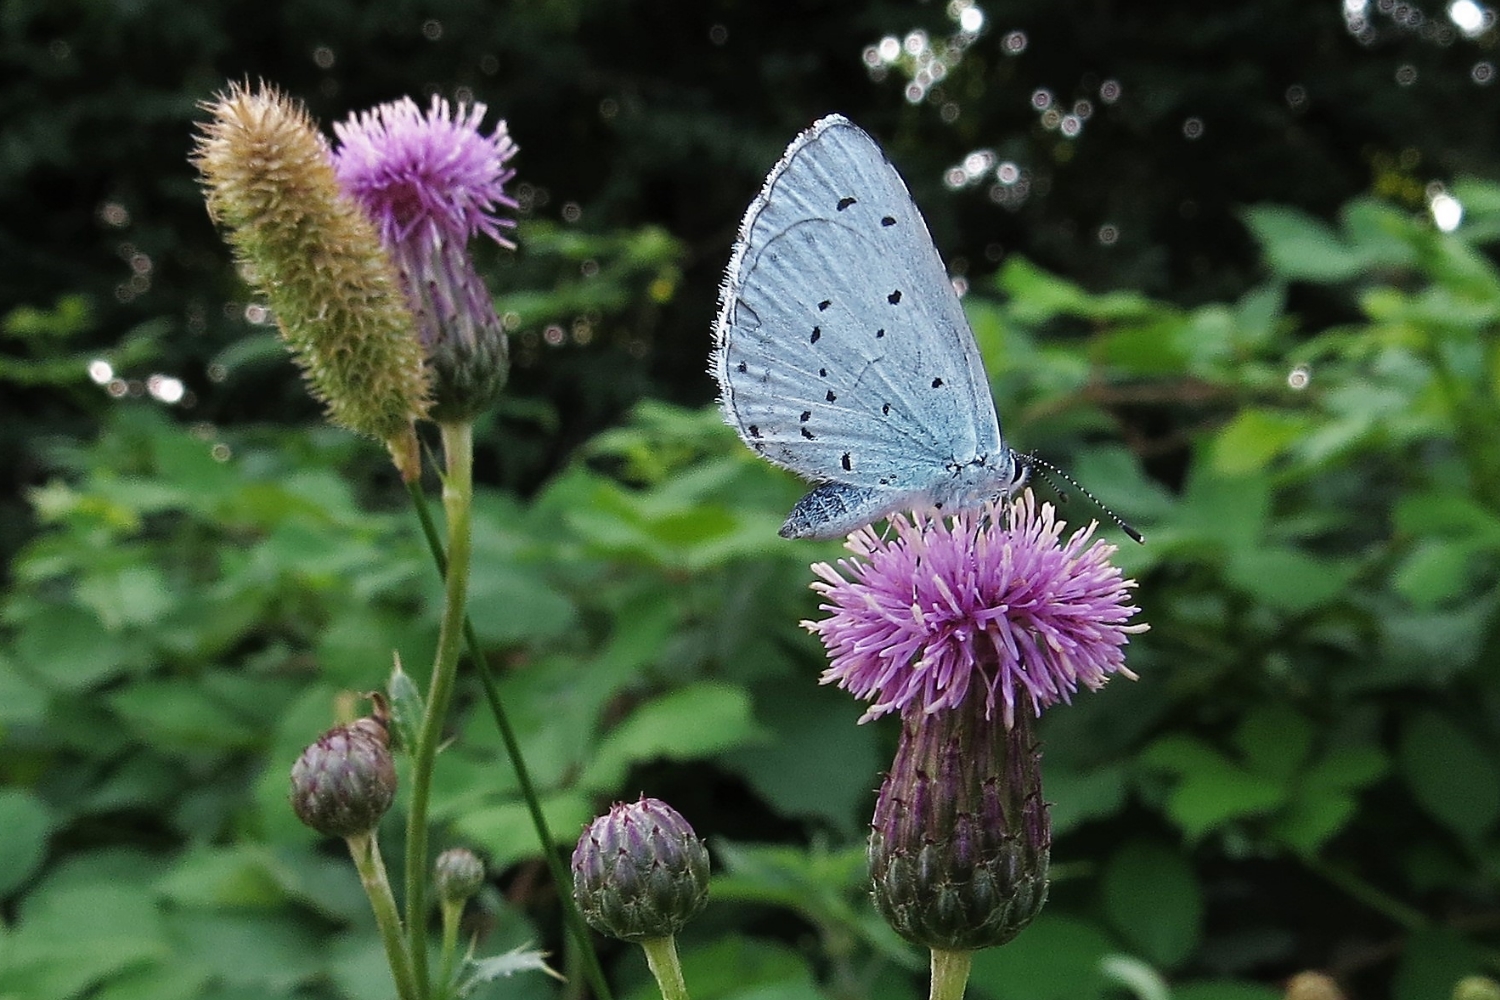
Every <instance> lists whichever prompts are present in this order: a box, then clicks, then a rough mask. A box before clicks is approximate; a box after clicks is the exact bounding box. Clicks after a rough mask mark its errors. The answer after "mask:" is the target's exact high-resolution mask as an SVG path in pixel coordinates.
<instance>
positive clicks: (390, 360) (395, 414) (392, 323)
mask: <svg viewBox="0 0 1500 1000" xmlns="http://www.w3.org/2000/svg"><path fill="white" fill-rule="evenodd" d="M204 108H205V110H207V111H208V112H210V114H211V118H210V119H209V120H208V121H207V122H204V123H202V124H201V125H200V129H199V134H198V136H197V139H196V142H195V145H194V150H193V157H192V160H193V164H194V165H195V166H196V167H197V168H198V172H199V174H200V176H201V178H202V183H203V188H204V197H205V198H206V200H207V202H208V211H209V214H210V215H211V216H212V217H213V218H214V220H215V221H216V222H218V223H219V224H221V225H222V226H224V227H225V229H226V231H227V238H228V240H229V243H230V244H231V245H232V246H233V247H234V249H235V253H236V256H237V257H238V258H239V260H240V261H241V262H242V263H243V264H244V265H247V271H248V272H249V274H250V276H251V280H252V281H253V283H254V284H255V287H256V288H257V290H258V291H259V292H260V293H261V294H262V295H264V296H265V298H266V300H267V302H268V303H269V304H270V306H271V309H272V311H273V312H274V314H275V316H276V322H277V325H278V326H279V327H280V328H281V332H282V335H283V336H284V337H285V338H286V342H287V345H288V347H289V348H290V349H291V352H292V356H293V358H294V359H295V360H296V362H297V365H298V366H299V367H300V368H301V369H302V371H303V374H304V375H305V376H306V378H307V380H308V383H309V387H310V391H311V392H312V394H313V395H314V396H315V397H317V398H318V399H320V400H322V401H323V403H325V404H326V406H327V408H328V417H329V419H330V420H331V421H333V423H335V424H338V425H339V426H341V427H347V428H349V429H350V430H353V431H356V432H358V433H360V434H365V435H368V436H370V437H372V438H375V439H376V440H379V441H384V442H385V443H386V446H387V447H388V448H390V449H391V453H392V455H393V456H394V457H395V458H396V464H397V466H398V467H399V468H401V471H402V473H403V475H407V476H412V475H415V474H416V473H418V472H419V471H420V466H419V465H418V464H417V462H418V456H417V454H416V438H415V431H414V430H413V427H412V422H413V421H414V420H416V419H418V418H421V417H423V416H425V415H426V413H427V409H428V405H429V402H428V376H427V374H426V372H425V370H424V368H423V352H422V346H421V344H420V343H419V342H418V340H417V336H416V333H415V331H414V323H415V321H414V319H413V317H412V314H411V310H410V309H409V307H408V305H407V302H406V296H405V295H404V294H403V292H402V289H401V284H400V281H399V279H398V277H397V275H396V270H395V266H394V264H393V263H392V262H391V260H390V258H389V257H388V255H387V254H386V251H385V249H384V248H383V247H382V245H381V242H380V237H379V235H378V234H377V233H376V231H375V227H374V225H373V223H371V222H370V220H369V219H368V218H366V217H365V215H364V213H363V212H362V211H361V210H360V208H359V206H358V205H356V204H355V203H354V202H353V201H352V200H351V199H350V198H349V197H347V196H346V195H345V194H344V193H343V190H342V189H341V187H340V186H339V182H338V178H337V177H336V176H335V174H334V170H333V165H332V163H331V162H330V159H329V156H330V154H329V150H328V145H327V143H326V142H325V141H324V139H323V137H322V136H321V135H320V134H319V133H318V131H317V129H316V128H315V127H314V125H313V123H312V120H311V119H310V118H309V117H308V115H307V112H306V111H305V110H304V109H303V108H302V106H301V105H300V104H297V103H295V102H293V101H291V100H289V99H288V98H286V97H285V96H284V95H282V94H281V93H280V92H279V91H277V90H276V89H274V88H271V87H265V86H262V87H260V88H259V89H258V90H256V91H255V92H253V93H252V92H251V91H249V90H248V89H247V88H245V87H242V86H239V85H234V86H231V87H230V89H229V92H228V93H227V94H222V95H220V96H219V98H218V99H217V100H216V101H214V102H212V103H207V104H205V105H204Z"/></svg>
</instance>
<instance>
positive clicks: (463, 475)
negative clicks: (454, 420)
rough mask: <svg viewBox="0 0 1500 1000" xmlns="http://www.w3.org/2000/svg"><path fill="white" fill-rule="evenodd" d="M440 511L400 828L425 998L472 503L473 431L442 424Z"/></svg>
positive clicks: (409, 921)
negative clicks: (432, 647)
mask: <svg viewBox="0 0 1500 1000" xmlns="http://www.w3.org/2000/svg"><path fill="white" fill-rule="evenodd" d="M441 427H442V434H443V454H444V458H445V460H446V462H447V466H448V470H447V475H445V476H444V477H443V509H444V511H445V512H446V513H447V515H448V569H447V572H446V573H445V574H444V589H443V620H442V623H441V624H440V625H439V626H438V645H437V654H436V655H435V656H434V657H433V664H432V680H431V681H430V682H429V683H428V686H427V708H426V711H424V712H423V714H422V726H421V728H420V729H419V730H418V731H417V745H416V747H414V748H413V750H412V766H411V813H410V815H409V816H408V817H407V823H406V934H407V940H408V943H409V947H410V949H411V958H412V968H413V970H414V971H415V974H416V977H417V984H418V986H419V987H420V989H421V993H420V995H419V996H420V998H421V1000H425V998H426V997H428V996H430V995H431V983H430V982H429V981H428V979H427V800H428V798H429V795H430V793H431V791H432V769H433V764H434V763H435V762H436V760H437V749H438V742H439V741H440V740H441V739H442V736H443V724H444V722H445V721H446V719H447V715H448V702H449V700H450V699H451V698H452V696H453V679H454V676H455V675H456V674H457V673H458V653H459V645H460V643H461V641H462V636H463V631H464V629H463V622H464V601H465V599H466V598H467V596H468V591H469V509H470V506H471V505H472V502H473V499H474V475H473V470H474V438H473V426H472V425H471V424H467V423H458V424H443V425H441Z"/></svg>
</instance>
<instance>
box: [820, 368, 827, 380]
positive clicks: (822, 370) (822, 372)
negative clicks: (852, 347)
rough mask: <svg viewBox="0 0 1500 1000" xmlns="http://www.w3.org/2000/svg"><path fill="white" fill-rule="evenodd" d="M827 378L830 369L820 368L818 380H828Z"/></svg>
mask: <svg viewBox="0 0 1500 1000" xmlns="http://www.w3.org/2000/svg"><path fill="white" fill-rule="evenodd" d="M827 377H828V369H827V368H819V369H818V378H827Z"/></svg>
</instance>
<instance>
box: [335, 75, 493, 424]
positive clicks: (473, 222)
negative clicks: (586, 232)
mask: <svg viewBox="0 0 1500 1000" xmlns="http://www.w3.org/2000/svg"><path fill="white" fill-rule="evenodd" d="M484 112H485V107H484V105H483V104H473V105H464V104H460V105H458V107H457V109H454V108H451V107H450V106H449V104H448V102H447V101H445V100H442V99H440V98H437V97H434V98H433V99H432V106H431V107H430V108H429V109H428V111H427V113H426V114H425V115H424V114H423V113H422V112H421V111H420V110H419V109H418V108H417V105H416V102H415V101H413V100H412V99H411V98H409V97H407V98H402V99H401V100H399V101H394V102H392V103H389V104H382V105H381V106H380V107H378V108H375V109H374V110H373V111H366V112H363V113H361V114H357V115H353V116H351V117H350V118H349V120H348V121H346V122H343V123H341V124H338V125H335V126H334V127H333V130H334V132H335V133H336V134H337V135H338V138H339V143H340V145H339V148H338V149H337V150H336V151H335V152H334V154H333V163H334V171H335V172H336V173H337V174H338V178H339V183H340V185H342V187H343V189H344V190H345V191H346V192H347V193H348V194H349V195H350V196H351V197H352V198H353V199H354V200H355V201H357V202H358V203H359V204H360V205H361V207H363V208H364V210H365V214H366V215H368V216H369V217H370V219H371V220H372V221H373V222H374V223H375V227H376V229H377V230H379V232H380V239H381V242H382V243H384V244H385V247H386V249H387V250H388V251H389V252H390V255H391V258H392V259H393V260H394V261H395V264H396V269H397V271H399V272H400V274H401V283H402V287H403V288H404V290H405V292H406V297H407V302H408V303H409V304H410V306H411V311H412V314H413V315H414V316H415V317H416V320H417V336H418V338H419V339H420V340H421V343H422V348H423V350H424V352H425V355H426V360H427V364H428V366H429V368H430V369H431V372H432V408H431V411H430V414H429V415H430V416H431V417H432V419H433V420H436V421H438V422H439V423H449V422H464V421H469V420H472V419H473V418H474V417H475V416H476V415H477V414H478V413H480V412H481V411H482V410H483V409H484V408H485V407H487V406H488V405H489V404H490V403H492V402H494V400H495V397H496V396H498V395H499V393H500V390H501V389H502V388H504V386H505V380H506V378H507V377H508V375H509V374H510V347H509V344H508V343H507V341H506V336H505V330H504V328H503V326H502V325H501V323H500V319H499V317H497V316H496V315H495V305H494V302H493V301H492V300H491V298H490V293H489V289H488V288H486V287H485V284H484V281H483V280H482V279H481V278H480V277H479V273H478V272H477V271H476V270H475V268H474V261H473V259H472V258H471V257H470V256H469V251H468V243H469V240H470V239H471V238H472V237H474V236H476V235H478V234H480V233H483V234H484V235H486V236H488V237H490V238H491V239H493V240H495V241H496V242H497V243H500V244H502V245H504V246H507V247H510V248H512V249H514V248H515V244H514V243H512V242H511V241H510V240H509V239H507V238H506V237H505V236H504V235H502V234H501V229H503V228H510V227H514V226H515V224H516V223H515V220H514V219H511V218H507V217H503V216H501V215H500V214H499V212H498V209H500V208H501V207H507V208H511V209H514V208H515V207H516V202H515V199H513V198H511V196H510V195H508V194H506V193H505V184H506V182H507V181H509V180H510V179H511V178H512V177H514V176H515V171H514V170H511V169H510V168H508V167H507V166H506V165H505V164H506V161H507V160H509V159H510V158H511V156H513V155H514V154H515V152H516V144H515V143H514V142H512V141H511V139H510V136H509V135H508V134H507V133H506V130H505V123H504V122H500V123H499V124H497V125H496V126H495V130H494V131H493V132H491V133H490V134H489V135H488V136H485V135H483V134H481V133H480V131H479V123H480V122H481V121H482V120H483V118H484Z"/></svg>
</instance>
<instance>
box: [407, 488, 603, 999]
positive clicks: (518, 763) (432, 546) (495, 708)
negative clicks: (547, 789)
mask: <svg viewBox="0 0 1500 1000" xmlns="http://www.w3.org/2000/svg"><path fill="white" fill-rule="evenodd" d="M406 488H407V492H408V493H409V494H410V495H411V499H412V505H413V506H414V507H415V508H416V512H417V521H418V522H419V523H420V524H421V526H422V535H423V537H424V538H426V540H427V548H428V550H429V551H430V552H431V553H432V559H433V562H434V563H436V564H437V568H438V572H439V573H443V574H446V573H447V572H448V558H447V556H446V555H445V554H444V552H443V545H442V540H441V539H440V538H439V537H438V533H437V525H436V524H434V522H433V519H432V512H431V510H430V509H429V507H428V503H427V496H426V494H424V493H423V492H422V488H421V485H420V484H419V483H407V484H406ZM464 638H465V639H466V640H467V641H468V644H469V659H470V660H471V661H473V664H474V670H475V673H476V674H478V676H479V683H480V685H481V686H482V687H483V688H484V699H485V701H486V702H487V703H488V704H489V707H490V714H491V715H493V716H494V717H495V725H496V727H497V728H498V729H499V730H500V739H501V741H502V742H504V744H505V752H506V754H507V755H509V757H510V763H511V766H512V767H513V768H514V769H515V772H516V783H517V784H518V785H519V786H520V788H521V797H522V799H524V800H525V802H526V809H527V811H528V812H529V813H530V814H531V825H532V826H533V827H534V828H535V829H536V836H537V842H538V844H540V845H541V849H542V859H543V860H544V861H545V862H546V863H547V870H548V872H550V874H551V876H552V882H553V884H554V885H556V886H557V887H558V894H557V895H558V902H559V903H560V904H561V906H562V911H563V923H564V925H565V926H566V927H567V930H568V933H569V934H570V935H571V936H572V938H573V943H574V944H575V945H576V946H577V949H578V955H579V958H580V959H581V960H582V962H583V972H584V976H585V977H586V978H587V979H588V981H589V986H590V988H591V989H592V990H593V991H594V996H595V997H596V998H598V1000H612V995H611V993H610V989H609V983H608V981H607V980H605V978H604V968H603V966H601V965H600V964H599V955H598V953H597V952H595V950H594V940H593V938H592V937H591V936H590V934H589V929H588V925H587V924H585V923H584V922H583V917H582V916H581V915H580V914H579V912H578V907H577V905H576V904H575V903H574V902H573V894H572V893H571V892H569V891H567V887H568V886H569V885H570V884H571V881H570V879H569V877H568V872H567V870H566V869H565V868H563V866H562V861H561V859H560V858H559V857H558V853H557V848H556V843H557V842H556V840H554V839H553V837H552V830H551V828H550V827H549V825H548V823H547V817H546V816H545V814H543V812H542V804H541V799H540V798H539V797H538V796H537V793H536V785H535V784H534V783H533V782H532V780H531V771H530V769H529V768H528V767H527V766H526V758H525V756H524V755H523V754H522V753H521V743H520V741H519V740H518V739H516V731H515V729H513V728H512V727H511V724H510V716H509V715H508V714H507V713H506V711H505V705H504V704H503V703H502V702H501V700H500V688H499V686H498V685H497V684H496V683H495V677H494V674H493V673H491V671H490V667H489V663H487V662H486V661H485V658H484V647H483V646H482V645H481V644H480V642H479V633H477V632H476V631H474V623H473V622H472V621H470V620H469V619H468V617H467V616H466V617H465V618H464Z"/></svg>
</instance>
